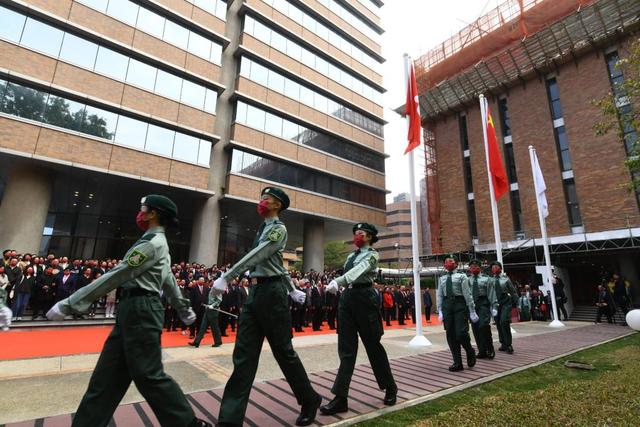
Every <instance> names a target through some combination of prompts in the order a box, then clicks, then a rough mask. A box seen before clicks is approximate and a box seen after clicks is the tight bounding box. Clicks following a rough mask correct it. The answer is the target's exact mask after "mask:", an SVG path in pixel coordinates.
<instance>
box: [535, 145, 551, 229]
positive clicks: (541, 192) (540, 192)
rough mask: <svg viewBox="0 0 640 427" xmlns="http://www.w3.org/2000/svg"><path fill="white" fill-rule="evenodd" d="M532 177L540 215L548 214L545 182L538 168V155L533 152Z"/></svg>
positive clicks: (545, 215) (544, 216)
mask: <svg viewBox="0 0 640 427" xmlns="http://www.w3.org/2000/svg"><path fill="white" fill-rule="evenodd" d="M533 179H535V188H536V199H537V200H538V204H539V205H540V209H541V210H542V217H543V218H546V217H548V216H549V204H548V203H547V194H546V191H547V184H545V182H544V176H543V175H542V170H541V169H540V163H538V155H537V154H536V153H535V151H534V152H533Z"/></svg>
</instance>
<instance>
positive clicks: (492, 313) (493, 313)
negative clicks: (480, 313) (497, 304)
mask: <svg viewBox="0 0 640 427" xmlns="http://www.w3.org/2000/svg"><path fill="white" fill-rule="evenodd" d="M497 315H498V310H496V309H495V308H492V309H491V316H492V317H496V316H497Z"/></svg>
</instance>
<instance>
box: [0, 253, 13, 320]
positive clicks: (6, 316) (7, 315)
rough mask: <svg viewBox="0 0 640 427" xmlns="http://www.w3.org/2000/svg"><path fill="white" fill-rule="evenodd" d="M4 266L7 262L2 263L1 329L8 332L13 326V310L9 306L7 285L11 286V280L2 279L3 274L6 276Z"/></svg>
mask: <svg viewBox="0 0 640 427" xmlns="http://www.w3.org/2000/svg"><path fill="white" fill-rule="evenodd" d="M4 268H5V264H4V263H0V329H2V330H3V331H5V332H6V331H8V330H9V328H10V327H11V319H12V318H13V312H12V311H11V309H10V308H9V306H7V287H8V286H9V280H8V279H7V280H2V279H3V276H5V278H6V273H5V272H4Z"/></svg>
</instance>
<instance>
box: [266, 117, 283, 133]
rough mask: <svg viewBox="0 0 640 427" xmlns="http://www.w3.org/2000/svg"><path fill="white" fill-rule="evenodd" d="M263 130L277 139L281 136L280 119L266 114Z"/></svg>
mask: <svg viewBox="0 0 640 427" xmlns="http://www.w3.org/2000/svg"><path fill="white" fill-rule="evenodd" d="M264 130H265V132H267V133H270V134H272V135H275V136H278V137H279V136H281V135H282V119H281V118H280V117H278V116H276V115H273V114H271V113H267V114H266V121H265V126H264Z"/></svg>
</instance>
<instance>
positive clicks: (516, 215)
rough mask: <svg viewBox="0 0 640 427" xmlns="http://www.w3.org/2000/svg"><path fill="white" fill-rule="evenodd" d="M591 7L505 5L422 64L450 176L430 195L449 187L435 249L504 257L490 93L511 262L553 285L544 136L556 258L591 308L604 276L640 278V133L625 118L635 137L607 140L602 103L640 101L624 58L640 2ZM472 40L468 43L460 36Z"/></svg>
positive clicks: (435, 227)
mask: <svg viewBox="0 0 640 427" xmlns="http://www.w3.org/2000/svg"><path fill="white" fill-rule="evenodd" d="M578 3H580V4H581V5H580V7H578V6H576V2H569V1H562V0H561V1H557V2H556V1H551V0H536V1H533V2H529V5H528V6H527V7H526V8H525V9H524V10H522V9H519V8H518V7H514V8H511V9H509V8H510V7H511V6H514V5H516V6H517V2H516V1H508V2H505V3H504V4H503V5H501V6H499V7H498V8H497V9H496V10H495V11H492V12H491V13H490V14H488V15H487V16H485V17H482V18H480V19H479V22H481V23H482V25H483V26H484V28H482V29H481V31H479V32H475V31H473V30H471V29H469V28H467V29H464V30H462V31H461V32H460V33H459V34H458V35H456V36H454V37H453V38H452V39H451V40H448V41H446V42H445V43H443V44H442V45H440V46H438V47H437V48H435V49H434V50H433V51H432V52H430V53H428V54H427V55H425V56H424V57H423V58H421V59H420V60H418V61H417V66H418V68H419V69H420V71H421V73H419V74H420V77H419V79H420V80H421V85H422V94H421V103H422V107H423V109H424V110H425V115H426V119H425V120H424V123H423V126H424V127H425V128H426V130H427V133H428V134H429V135H430V136H431V137H430V138H425V140H426V141H427V142H426V144H428V145H429V146H428V147H427V151H428V152H431V153H432V155H431V156H430V158H429V159H428V163H429V169H428V171H429V173H430V176H434V175H435V176H436V179H434V180H428V183H429V184H430V185H428V187H429V188H428V191H429V192H432V193H433V194H437V195H438V198H437V209H436V211H435V213H436V214H435V215H432V214H431V213H432V211H431V209H432V208H433V207H434V206H430V215H429V221H430V226H431V229H430V232H431V244H432V246H433V247H437V248H439V249H440V252H441V253H446V252H462V253H465V254H468V256H473V255H474V254H480V255H482V256H486V257H489V258H492V257H495V243H494V237H493V236H494V235H493V223H492V215H491V206H490V199H489V188H488V178H487V168H486V160H485V150H484V141H483V131H482V121H481V117H480V109H479V102H478V94H480V93H484V94H485V96H487V97H488V100H489V107H490V110H491V114H492V117H493V120H494V124H495V127H496V133H497V138H498V141H499V145H500V149H501V151H502V155H503V160H504V164H505V168H506V171H507V176H508V178H509V182H510V191H509V193H508V194H506V195H504V196H503V197H502V198H501V199H500V200H499V202H498V211H499V220H500V232H501V237H502V239H501V240H502V245H503V256H504V260H505V264H506V266H507V270H508V271H510V272H511V273H513V274H514V275H515V276H516V277H517V278H519V279H520V280H522V281H524V282H534V283H535V282H537V283H540V282H541V278H540V276H537V275H536V274H535V270H534V267H535V266H536V265H540V264H541V263H542V262H543V258H542V247H541V241H540V229H539V223H538V213H537V205H536V196H535V191H534V188H533V178H532V171H531V164H530V158H529V148H528V147H529V146H530V145H532V146H534V147H535V148H536V150H537V155H538V159H539V162H540V166H541V169H542V172H543V174H544V178H545V182H546V186H547V191H546V196H547V199H548V203H549V217H548V218H547V220H546V224H547V229H548V234H549V237H550V244H551V252H552V263H553V264H554V265H555V266H556V267H557V271H558V272H560V273H561V274H562V275H563V277H564V278H565V283H568V284H569V285H568V289H567V291H568V293H569V294H570V295H572V303H573V304H591V302H592V301H591V300H592V298H593V295H594V292H595V286H596V285H597V284H599V283H600V281H601V278H602V276H603V275H605V274H607V273H613V272H617V273H619V274H621V275H622V276H624V277H626V278H628V279H629V280H630V281H631V282H632V283H634V282H635V283H637V282H638V280H639V279H640V277H639V275H638V273H639V271H638V267H637V266H638V261H640V244H639V243H640V242H639V241H638V237H640V228H639V227H640V213H639V210H638V207H639V204H638V202H639V199H638V197H637V194H636V193H634V192H633V191H629V190H628V185H629V183H630V181H631V175H630V173H629V171H628V169H627V168H626V166H625V165H624V162H625V160H627V158H628V153H629V149H630V147H631V145H632V144H633V143H634V142H635V141H636V140H637V134H636V132H635V131H633V130H630V129H629V127H628V126H624V123H621V128H620V129H622V130H623V131H624V132H623V133H624V137H623V138H621V137H620V135H619V134H618V132H617V129H614V130H613V131H611V132H609V133H608V134H606V135H602V136H600V135H596V131H595V130H594V125H595V124H596V123H597V122H598V121H601V120H603V114H602V111H601V110H600V108H599V107H598V106H597V105H595V104H594V102H593V101H594V100H599V99H602V98H604V97H605V96H607V95H608V94H609V93H611V92H613V93H615V94H616V103H617V106H618V108H632V106H631V105H630V104H629V100H628V99H626V98H625V97H624V96H623V95H624V94H621V93H619V91H618V86H617V85H619V82H620V81H622V80H623V79H624V76H623V75H622V73H621V72H620V71H619V69H618V68H617V67H616V63H617V62H618V60H619V59H621V58H624V57H625V56H626V55H627V53H628V49H629V45H630V43H632V42H633V41H635V40H637V39H638V30H639V29H640V20H639V18H638V16H640V15H639V13H640V3H638V2H633V1H626V0H596V1H583V2H578ZM509 10H516V11H519V12H518V13H516V14H515V15H513V14H512V15H511V16H510V15H509ZM496 16H500V17H502V19H493V18H495V17H496ZM523 33H524V34H523ZM525 36H526V37H525ZM461 37H462V38H463V39H465V40H467V41H468V42H467V44H465V43H456V40H458V39H459V38H461ZM458 41H460V40H458ZM442 52H446V54H445V55H442V54H441V53H442ZM443 73H446V77H443V76H444V74H443ZM431 202H432V200H431V199H430V203H431ZM432 216H433V217H432Z"/></svg>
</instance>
